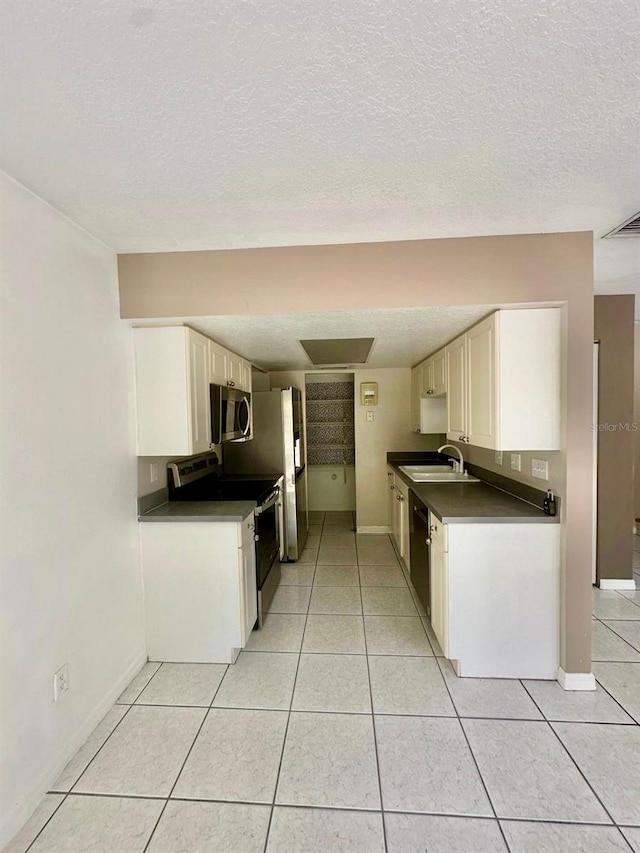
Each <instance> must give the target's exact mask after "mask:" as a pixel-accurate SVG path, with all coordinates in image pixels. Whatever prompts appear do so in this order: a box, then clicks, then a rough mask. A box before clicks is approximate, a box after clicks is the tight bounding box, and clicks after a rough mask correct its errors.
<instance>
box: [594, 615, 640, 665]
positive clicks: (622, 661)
mask: <svg viewBox="0 0 640 853" xmlns="http://www.w3.org/2000/svg"><path fill="white" fill-rule="evenodd" d="M593 620H594V621H595V622H599V623H600V624H601V625H602V626H603V627H605V628H607V629H608V630H609V631H611V633H612V634H615V636H616V637H617V638H618V639H619V640H622V642H623V643H626V644H627V646H629V648H630V649H633V651H634V652H635V653H636V654H637V655H640V650H638V649H636V647H635V646H633V645H631V643H630V642H629V640H626V639H625V638H624V637H622V636H620V634H618V632H617V631H614V630H613V628H611V627H609V625H607V624H606V622H605V621H604V620H603V619H601V618H600V617H599V616H596V615H595V614H594V615H593ZM607 621H608V622H637V621H638V620H637V619H608V620H607ZM591 653H592V654H593V650H592V652H591ZM591 663H640V659H639V660H637V661H633V660H629V661H626V660H621V661H613V660H612V661H606V660H597V661H594V660H592V661H591Z"/></svg>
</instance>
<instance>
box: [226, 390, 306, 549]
mask: <svg viewBox="0 0 640 853" xmlns="http://www.w3.org/2000/svg"><path fill="white" fill-rule="evenodd" d="M251 404H252V409H253V429H252V435H253V439H252V440H251V441H247V442H243V443H241V444H235V443H234V442H228V443H227V444H225V445H224V450H223V458H224V470H225V473H226V474H284V501H283V503H284V527H285V530H284V531H283V533H284V555H285V559H286V560H297V559H298V557H299V556H300V554H301V553H302V549H303V548H304V544H305V542H306V540H307V532H308V529H309V515H308V512H307V474H306V470H305V443H304V420H303V416H302V394H301V392H300V391H299V390H298V389H297V388H283V389H280V390H275V391H254V393H253V394H252V395H251Z"/></svg>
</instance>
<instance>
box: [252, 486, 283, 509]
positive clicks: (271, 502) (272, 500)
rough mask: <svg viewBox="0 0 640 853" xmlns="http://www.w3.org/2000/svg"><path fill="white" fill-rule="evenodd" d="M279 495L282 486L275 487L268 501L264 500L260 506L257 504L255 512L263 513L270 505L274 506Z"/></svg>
mask: <svg viewBox="0 0 640 853" xmlns="http://www.w3.org/2000/svg"><path fill="white" fill-rule="evenodd" d="M279 495H280V487H278V488H276V489H274V490H273V492H272V493H271V494H270V495H269V497H268V498H267V499H266V501H263V503H261V504H260V506H257V507H256V508H255V514H256V515H262V513H263V512H264V511H265V510H267V509H269V508H270V507H272V506H273V505H274V503H275V502H276V501H277V500H278V497H279Z"/></svg>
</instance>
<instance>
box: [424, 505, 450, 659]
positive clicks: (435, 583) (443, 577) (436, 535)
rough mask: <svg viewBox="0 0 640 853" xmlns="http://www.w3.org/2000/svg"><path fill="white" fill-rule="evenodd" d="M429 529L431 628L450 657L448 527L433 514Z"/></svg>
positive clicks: (446, 654)
mask: <svg viewBox="0 0 640 853" xmlns="http://www.w3.org/2000/svg"><path fill="white" fill-rule="evenodd" d="M430 518H431V526H430V528H429V539H430V540H431V546H430V555H431V577H430V581H431V583H430V587H429V588H430V590H431V593H430V595H431V627H432V628H433V632H434V634H435V635H436V637H437V638H438V642H439V643H440V647H441V649H442V651H443V652H444V654H445V657H449V566H448V563H447V559H448V555H447V525H446V524H442V522H441V521H438V520H437V519H436V518H435V516H434V515H433V514H432V515H431V516H430Z"/></svg>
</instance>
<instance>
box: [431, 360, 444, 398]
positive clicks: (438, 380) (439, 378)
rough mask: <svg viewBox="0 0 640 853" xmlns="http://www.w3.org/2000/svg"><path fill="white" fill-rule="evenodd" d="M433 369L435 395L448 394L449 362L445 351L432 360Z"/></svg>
mask: <svg viewBox="0 0 640 853" xmlns="http://www.w3.org/2000/svg"><path fill="white" fill-rule="evenodd" d="M431 363H432V369H433V393H434V394H436V395H441V394H446V393H447V360H446V356H445V351H444V350H443V349H442V350H440V352H437V353H436V354H435V355H434V356H433V357H432V358H431Z"/></svg>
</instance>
